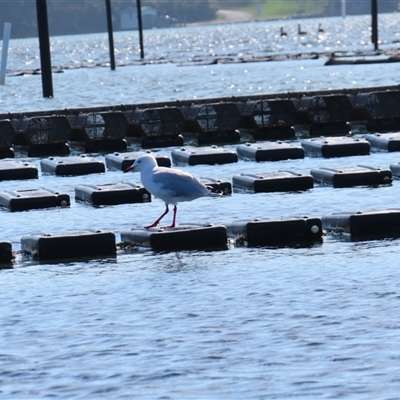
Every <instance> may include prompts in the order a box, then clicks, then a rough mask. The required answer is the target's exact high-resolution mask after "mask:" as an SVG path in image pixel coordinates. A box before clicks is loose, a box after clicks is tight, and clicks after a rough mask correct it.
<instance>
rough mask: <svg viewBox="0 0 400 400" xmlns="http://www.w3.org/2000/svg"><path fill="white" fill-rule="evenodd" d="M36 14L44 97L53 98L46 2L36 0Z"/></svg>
mask: <svg viewBox="0 0 400 400" xmlns="http://www.w3.org/2000/svg"><path fill="white" fill-rule="evenodd" d="M36 13H37V21H38V34H39V48H40V68H41V71H42V88H43V97H53V80H52V79H53V77H52V75H51V57H50V39H49V24H48V21H47V4H46V0H36Z"/></svg>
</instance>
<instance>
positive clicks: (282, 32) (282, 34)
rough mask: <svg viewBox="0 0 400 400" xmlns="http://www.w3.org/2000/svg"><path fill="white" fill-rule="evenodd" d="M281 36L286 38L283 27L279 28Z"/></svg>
mask: <svg viewBox="0 0 400 400" xmlns="http://www.w3.org/2000/svg"><path fill="white" fill-rule="evenodd" d="M281 36H287V33H286V32H285V31H284V30H283V26H281Z"/></svg>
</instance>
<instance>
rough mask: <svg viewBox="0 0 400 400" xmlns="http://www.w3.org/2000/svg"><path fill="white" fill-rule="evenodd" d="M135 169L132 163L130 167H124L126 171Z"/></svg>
mask: <svg viewBox="0 0 400 400" xmlns="http://www.w3.org/2000/svg"><path fill="white" fill-rule="evenodd" d="M134 170H135V168H133V166H132V165H131V166H130V167H128V168H126V169H124V173H125V172H129V171H134Z"/></svg>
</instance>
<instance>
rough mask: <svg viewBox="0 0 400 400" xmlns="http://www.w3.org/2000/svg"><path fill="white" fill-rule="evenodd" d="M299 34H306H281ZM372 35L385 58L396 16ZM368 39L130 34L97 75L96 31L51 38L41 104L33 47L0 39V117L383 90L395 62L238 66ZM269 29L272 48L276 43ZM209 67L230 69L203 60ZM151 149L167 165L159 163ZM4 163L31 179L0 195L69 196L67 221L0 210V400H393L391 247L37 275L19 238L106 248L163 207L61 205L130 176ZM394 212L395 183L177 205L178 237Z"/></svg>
mask: <svg viewBox="0 0 400 400" xmlns="http://www.w3.org/2000/svg"><path fill="white" fill-rule="evenodd" d="M298 22H301V25H302V28H304V29H305V30H307V31H308V34H307V35H305V36H302V37H299V36H297V34H296V32H297V23H298ZM320 22H321V23H322V26H323V28H324V30H325V32H324V33H323V34H318V33H317V27H318V23H320ZM379 23H380V26H379V32H380V39H381V41H382V43H381V44H380V48H381V49H382V50H384V51H385V54H395V53H396V51H397V49H398V46H399V40H400V14H383V15H381V16H380V17H379ZM369 25H370V17H369V16H359V17H347V18H346V19H345V20H342V19H340V18H329V19H321V20H314V19H307V20H301V21H296V20H290V21H274V22H258V23H245V24H235V25H219V26H206V27H187V28H175V29H165V30H152V31H145V36H144V38H145V62H148V64H147V65H142V64H144V62H141V61H140V56H139V49H138V38H137V34H136V33H134V32H120V33H115V37H114V40H115V47H116V61H117V68H116V70H115V71H111V70H110V69H109V67H108V66H107V63H108V43H107V35H106V33H104V34H101V35H100V34H96V35H86V36H71V37H56V38H51V47H52V62H53V65H54V66H56V67H57V68H59V69H61V70H62V71H63V72H62V73H57V74H54V75H53V86H54V98H52V99H44V98H42V91H41V90H42V88H41V77H40V75H35V74H32V73H31V72H32V71H34V70H35V69H37V68H39V67H40V61H39V51H38V40H37V39H12V40H11V42H10V49H9V57H8V70H7V77H6V84H5V85H3V86H0V113H5V112H8V111H10V112H18V111H37V110H54V109H63V108H75V107H90V106H99V105H108V104H109V105H114V104H130V103H144V102H162V101H169V100H178V99H191V98H211V97H218V96H237V95H251V94H263V93H273V92H290V91H302V90H317V89H329V88H351V87H373V86H380V85H394V84H398V83H399V65H398V64H397V63H392V64H378V65H355V66H347V65H342V66H329V67H328V66H324V63H325V61H326V58H325V57H320V58H319V59H315V60H311V59H304V60H296V61H277V62H245V63H244V62H237V61H238V60H239V58H240V57H242V58H243V59H249V58H251V57H263V56H267V55H271V54H273V55H279V54H300V53H310V52H318V53H321V54H329V53H331V52H346V53H349V54H353V55H354V56H355V57H359V54H361V53H363V54H371V53H372V48H373V47H372V45H371V43H370V39H369V38H370V30H369ZM280 26H284V27H285V30H287V31H288V37H286V38H282V37H281V36H280V35H279V28H280ZM0 43H1V42H0ZM216 58H218V59H222V58H231V61H232V62H225V63H220V64H210V63H209V62H210V60H215V59H216ZM21 71H28V72H29V74H25V75H23V76H20V75H19V73H20V72H21ZM356 133H357V134H358V135H360V136H362V135H363V132H356ZM294 143H297V142H296V141H295V142H294ZM297 144H298V143H297ZM225 147H226V148H228V149H232V150H234V149H235V146H234V145H230V146H225ZM129 150H130V151H132V150H135V149H134V148H130V149H129ZM153 150H154V151H158V152H159V153H160V154H163V155H169V156H170V154H171V150H172V148H163V149H153ZM92 156H93V157H95V158H96V159H100V160H104V154H93V155H92ZM16 157H17V158H18V159H22V160H24V161H27V162H29V163H31V164H33V165H36V166H37V167H38V168H39V179H37V180H29V181H3V182H0V190H1V191H3V190H12V189H14V190H21V189H34V188H40V187H50V188H53V189H57V190H59V191H63V192H65V193H68V194H69V195H70V197H71V207H69V208H60V209H47V210H31V211H28V212H15V213H11V212H9V211H7V210H5V209H2V210H0V213H1V227H2V230H1V235H0V240H8V241H11V242H12V245H13V250H14V251H16V252H17V257H16V260H15V262H14V265H13V268H12V269H4V270H0V282H1V285H2V289H1V291H0V303H1V309H0V398H1V399H42V398H56V399H110V398H112V399H132V398H137V399H290V398H296V399H339V398H341V399H350V398H351V399H398V398H400V396H399V393H400V379H399V376H400V349H399V345H398V343H399V341H400V323H399V312H400V270H399V260H398V254H399V253H400V241H399V240H389V239H388V240H376V241H364V242H352V241H349V240H347V239H346V238H340V237H339V238H338V237H334V236H330V235H327V236H325V237H324V240H323V243H322V244H318V245H314V246H312V247H309V248H290V247H287V248H278V249H274V248H255V249H250V248H246V247H235V246H231V247H230V248H229V250H226V251H217V252H201V251H182V252H171V253H155V252H153V251H151V250H149V249H134V250H132V251H126V252H124V251H122V250H120V251H119V252H118V254H117V257H115V258H109V259H101V260H91V261H69V262H60V263H46V262H37V261H34V260H31V259H29V258H28V257H25V256H23V255H21V254H20V253H19V252H18V250H19V249H20V240H21V237H22V236H24V235H30V234H34V233H37V232H45V233H65V232H73V231H79V230H86V229H104V230H109V231H113V232H115V234H116V237H117V241H119V240H120V233H121V231H125V230H129V229H131V228H132V227H136V226H143V225H145V224H148V223H150V222H152V221H153V220H154V219H155V218H156V217H157V216H158V215H159V214H160V213H161V212H162V211H163V208H164V205H163V203H162V202H161V201H160V200H157V199H153V201H152V202H150V203H144V204H126V205H118V206H109V207H99V208H95V207H92V206H90V205H87V204H82V203H78V202H76V201H75V200H74V196H75V192H74V189H75V187H76V186H77V185H79V184H83V183H94V184H101V183H115V182H119V181H122V180H124V179H128V180H130V181H133V182H139V176H138V175H136V174H130V175H129V176H128V177H127V176H126V174H125V175H124V174H122V173H121V172H118V171H106V173H104V174H91V175H85V176H79V177H55V176H48V175H43V174H42V173H41V172H40V171H41V170H40V159H38V158H28V157H26V156H24V155H23V154H17V155H16ZM395 162H400V155H399V154H397V153H386V152H372V153H371V155H369V156H357V157H346V158H341V159H322V158H311V157H306V158H304V159H301V160H287V161H280V162H277V163H274V162H266V163H255V162H249V161H242V160H241V161H239V162H238V163H235V164H227V165H223V166H218V168H216V167H215V166H205V165H200V166H194V167H189V166H186V167H185V166H183V167H182V166H179V167H180V168H182V169H184V170H186V171H189V172H192V173H194V174H196V175H197V176H204V177H215V178H219V179H223V180H231V179H232V176H233V175H235V174H239V173H256V172H268V171H276V170H279V169H296V170H298V171H299V172H302V173H307V174H308V173H309V171H310V170H311V169H312V168H318V167H322V166H354V165H360V164H361V165H371V166H381V167H383V168H389V166H390V164H392V163H395ZM399 198H400V182H399V181H398V180H394V181H393V184H392V185H390V186H383V187H377V188H369V187H356V188H348V189H333V188H331V187H323V186H318V185H317V186H315V188H314V189H312V190H310V191H306V192H301V193H272V194H270V193H260V194H249V193H233V195H232V196H225V197H223V198H213V199H210V198H202V199H198V200H196V201H194V202H191V203H182V204H181V205H180V206H179V211H178V223H181V224H185V223H207V222H211V223H213V224H227V223H230V222H233V221H237V220H246V221H250V220H253V219H255V218H261V219H277V218H281V217H283V218H286V217H291V216H303V215H310V216H314V217H322V216H324V215H328V214H331V213H334V212H340V211H346V212H347V211H350V212H353V211H359V210H371V209H385V208H399V207H400V204H399ZM168 218H171V217H170V216H167V217H166V219H167V220H168Z"/></svg>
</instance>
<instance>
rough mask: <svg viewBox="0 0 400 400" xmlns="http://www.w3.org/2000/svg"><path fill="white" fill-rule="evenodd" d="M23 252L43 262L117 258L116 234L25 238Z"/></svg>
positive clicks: (95, 233) (85, 232)
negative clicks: (79, 258)
mask: <svg viewBox="0 0 400 400" xmlns="http://www.w3.org/2000/svg"><path fill="white" fill-rule="evenodd" d="M21 251H22V252H23V253H26V254H29V255H30V256H32V257H34V258H38V259H41V260H61V259H69V258H77V257H85V258H87V257H105V256H115V255H116V252H117V250H116V243H115V234H114V233H113V232H107V231H101V230H98V231H94V230H87V231H79V232H72V233H59V234H50V233H38V234H32V235H30V236H23V237H22V238H21Z"/></svg>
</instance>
